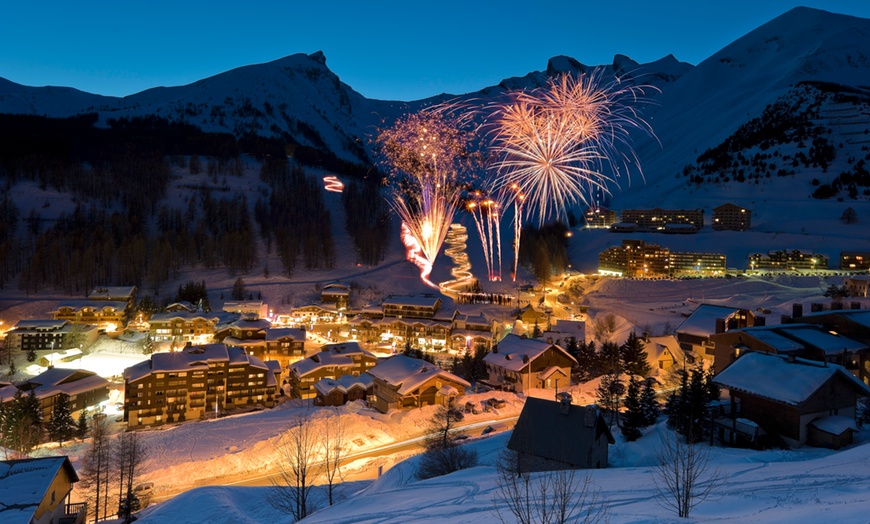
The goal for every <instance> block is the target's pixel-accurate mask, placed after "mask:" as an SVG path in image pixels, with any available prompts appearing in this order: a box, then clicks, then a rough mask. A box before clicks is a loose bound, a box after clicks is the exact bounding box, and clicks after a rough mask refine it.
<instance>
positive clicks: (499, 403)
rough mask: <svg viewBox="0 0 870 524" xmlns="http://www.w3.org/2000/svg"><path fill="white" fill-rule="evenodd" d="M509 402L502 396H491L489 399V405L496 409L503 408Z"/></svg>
mask: <svg viewBox="0 0 870 524" xmlns="http://www.w3.org/2000/svg"><path fill="white" fill-rule="evenodd" d="M505 404H507V403H506V402H505V401H504V400H503V399H500V398H491V399H489V405H490V406H492V407H494V408H495V409H499V408H503V407H505Z"/></svg>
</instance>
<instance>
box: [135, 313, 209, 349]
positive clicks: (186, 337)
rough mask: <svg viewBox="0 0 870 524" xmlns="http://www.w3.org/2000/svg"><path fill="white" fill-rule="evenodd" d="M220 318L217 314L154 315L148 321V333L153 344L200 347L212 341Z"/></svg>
mask: <svg viewBox="0 0 870 524" xmlns="http://www.w3.org/2000/svg"><path fill="white" fill-rule="evenodd" d="M220 320H221V316H220V315H219V314H217V313H202V312H195V311H186V310H184V309H183V308H177V310H176V311H171V312H164V313H154V314H153V315H151V318H150V319H148V332H149V334H150V336H151V340H152V341H154V342H173V343H175V344H176V345H179V346H182V345H185V344H193V345H201V344H210V343H211V342H213V341H214V336H215V331H216V330H217V325H218V323H219V322H220Z"/></svg>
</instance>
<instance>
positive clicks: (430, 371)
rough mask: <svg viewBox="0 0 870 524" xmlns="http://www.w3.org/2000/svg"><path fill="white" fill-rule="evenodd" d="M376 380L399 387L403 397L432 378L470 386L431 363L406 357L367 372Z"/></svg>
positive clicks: (393, 358)
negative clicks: (441, 378) (438, 377)
mask: <svg viewBox="0 0 870 524" xmlns="http://www.w3.org/2000/svg"><path fill="white" fill-rule="evenodd" d="M368 372H369V373H370V374H371V375H372V376H374V377H375V378H377V379H380V380H383V381H384V382H386V383H388V384H392V385H394V386H399V391H398V392H399V394H400V395H405V394H406V393H408V392H410V391H413V390H414V389H415V388H416V387H417V386H419V385H420V384H422V383H424V382H426V381H427V380H429V379H431V378H433V377H437V376H440V377H444V378H446V379H449V380H452V381H453V382H457V383H459V384H462V385H463V386H465V387H467V388H469V387H471V384H469V383H468V382H466V381H465V380H463V379H461V378H459V377H457V376H456V375H454V374H453V373H449V372H447V371H444V370H443V369H441V368H439V367H438V366H436V365H435V364H432V363H431V362H426V361H425V360H420V359H417V358H411V357H407V356H405V355H396V356H394V357H390V358H388V359H387V360H385V361H383V362H381V363H379V364H378V365H376V366H375V367H373V368H372V369H370V370H369V371H368Z"/></svg>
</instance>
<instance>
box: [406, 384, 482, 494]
mask: <svg viewBox="0 0 870 524" xmlns="http://www.w3.org/2000/svg"><path fill="white" fill-rule="evenodd" d="M463 418H464V415H463V414H462V411H460V410H459V409H458V408H456V406H454V405H453V402H452V401H451V402H450V404H449V405H447V406H438V410H437V411H435V414H434V415H433V416H432V419H431V420H430V421H429V428H428V437H427V438H426V440H425V441H424V442H423V447H424V448H425V451H424V452H423V454H422V455H421V456H420V465H419V466H418V467H417V476H418V477H419V478H421V479H428V478H432V477H438V476H440V475H446V474H448V473H452V472H454V471H458V470H460V469H465V468H471V467H474V466H476V465H477V453H475V452H474V451H473V450H471V449H470V448H467V447H465V446H461V445H460V444H459V443H458V442H457V441H456V439H455V437H456V427H457V426H458V425H459V423H460V422H462V419H463Z"/></svg>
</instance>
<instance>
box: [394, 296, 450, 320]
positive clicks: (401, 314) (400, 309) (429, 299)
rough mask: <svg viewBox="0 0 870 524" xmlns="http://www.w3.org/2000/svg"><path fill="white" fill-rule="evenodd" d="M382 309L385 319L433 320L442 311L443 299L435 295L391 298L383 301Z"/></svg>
mask: <svg viewBox="0 0 870 524" xmlns="http://www.w3.org/2000/svg"><path fill="white" fill-rule="evenodd" d="M382 307H383V310H384V317H396V318H433V317H434V316H435V313H437V312H438V310H439V309H441V299H440V298H438V297H436V296H434V295H419V296H413V297H404V296H391V297H388V298H386V299H385V300H384V301H383V303H382Z"/></svg>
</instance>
